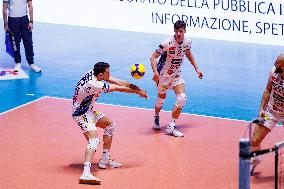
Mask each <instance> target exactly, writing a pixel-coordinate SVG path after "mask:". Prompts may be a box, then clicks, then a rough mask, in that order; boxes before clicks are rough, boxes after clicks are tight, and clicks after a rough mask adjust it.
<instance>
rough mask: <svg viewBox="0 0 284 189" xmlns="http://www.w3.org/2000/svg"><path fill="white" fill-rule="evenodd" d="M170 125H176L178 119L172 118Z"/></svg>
mask: <svg viewBox="0 0 284 189" xmlns="http://www.w3.org/2000/svg"><path fill="white" fill-rule="evenodd" d="M169 126H170V127H174V126H176V119H174V118H172V120H171V121H170V123H169Z"/></svg>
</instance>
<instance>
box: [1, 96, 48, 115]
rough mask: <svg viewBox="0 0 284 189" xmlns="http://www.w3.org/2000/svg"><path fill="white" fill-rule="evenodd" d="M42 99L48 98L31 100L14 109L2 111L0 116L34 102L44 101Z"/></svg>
mask: <svg viewBox="0 0 284 189" xmlns="http://www.w3.org/2000/svg"><path fill="white" fill-rule="evenodd" d="M44 98H49V97H48V96H43V97H40V98H38V99H35V100H32V101H30V102H27V103H25V104H22V105H20V106H17V107H15V108H12V109H9V110H7V111H4V112H1V113H0V115H4V114H6V113H9V112H11V111H14V110H16V109H20V108H22V107H24V106H27V105H29V104H32V103H35V102H37V101H40V100H42V99H44Z"/></svg>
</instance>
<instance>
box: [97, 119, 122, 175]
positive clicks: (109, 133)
mask: <svg viewBox="0 0 284 189" xmlns="http://www.w3.org/2000/svg"><path fill="white" fill-rule="evenodd" d="M97 126H98V127H101V128H103V129H104V130H105V131H104V136H103V141H104V144H103V154H102V159H101V160H100V161H99V168H101V169H106V168H118V167H121V166H122V164H120V163H118V162H115V161H114V160H113V159H112V158H111V157H110V148H111V144H112V138H113V136H114V131H115V127H116V124H115V123H113V122H112V121H111V120H110V119H109V118H107V117H103V118H101V119H100V120H99V121H98V123H97Z"/></svg>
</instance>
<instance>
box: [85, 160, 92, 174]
mask: <svg viewBox="0 0 284 189" xmlns="http://www.w3.org/2000/svg"><path fill="white" fill-rule="evenodd" d="M91 166H92V164H91V162H88V161H86V162H85V163H84V173H90V172H91Z"/></svg>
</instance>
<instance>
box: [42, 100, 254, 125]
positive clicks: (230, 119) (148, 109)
mask: <svg viewBox="0 0 284 189" xmlns="http://www.w3.org/2000/svg"><path fill="white" fill-rule="evenodd" d="M45 97H47V98H54V99H60V100H66V101H72V100H71V99H68V98H63V97H53V96H45ZM96 104H102V105H108V106H116V107H121V108H131V109H140V110H147V111H150V110H151V111H152V110H154V109H152V108H139V107H134V106H124V105H117V104H107V103H101V102H96ZM161 111H162V112H168V113H171V111H167V110H161ZM182 114H185V115H193V116H199V117H206V118H216V119H223V120H228V121H240V122H247V123H249V122H250V121H247V120H241V119H232V118H224V117H215V116H207V115H199V114H190V113H186V112H185V113H182Z"/></svg>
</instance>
